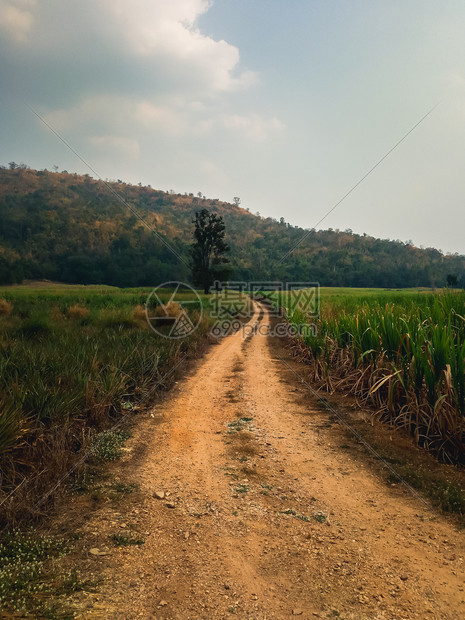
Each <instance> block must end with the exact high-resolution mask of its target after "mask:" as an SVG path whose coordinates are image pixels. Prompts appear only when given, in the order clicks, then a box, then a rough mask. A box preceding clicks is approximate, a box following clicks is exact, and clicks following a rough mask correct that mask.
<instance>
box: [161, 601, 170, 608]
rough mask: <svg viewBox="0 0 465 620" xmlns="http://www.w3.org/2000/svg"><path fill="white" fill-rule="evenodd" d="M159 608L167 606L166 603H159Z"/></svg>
mask: <svg viewBox="0 0 465 620" xmlns="http://www.w3.org/2000/svg"><path fill="white" fill-rule="evenodd" d="M159 605H160V607H165V606H166V605H168V603H167V601H160V602H159Z"/></svg>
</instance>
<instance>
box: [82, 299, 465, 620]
mask: <svg viewBox="0 0 465 620" xmlns="http://www.w3.org/2000/svg"><path fill="white" fill-rule="evenodd" d="M253 321H254V322H259V323H260V324H261V325H265V324H267V323H268V322H269V317H268V315H267V311H266V309H265V308H263V307H262V308H259V307H258V306H257V309H256V314H255V317H254V319H253ZM304 392H305V388H304V387H299V385H298V384H297V383H294V384H293V383H292V382H289V378H288V377H287V378H286V374H285V373H284V367H283V365H282V362H281V361H280V360H279V359H277V358H276V356H275V355H274V354H273V350H272V349H270V346H269V339H268V338H267V337H265V336H263V335H260V334H256V335H254V336H253V337H249V338H247V339H244V337H243V335H242V334H241V333H240V332H239V333H237V334H235V335H233V336H230V337H228V338H226V339H225V340H224V341H222V342H221V344H219V345H218V346H213V347H212V348H211V350H210V352H209V353H208V354H207V356H206V357H205V358H204V360H203V361H202V362H201V363H200V364H199V365H198V366H197V368H196V370H195V372H193V373H192V374H191V376H190V377H188V378H187V379H185V380H184V381H182V382H180V383H179V384H178V386H177V389H175V390H174V392H173V394H172V395H171V396H170V397H169V398H168V399H166V400H165V401H164V402H163V403H161V404H160V405H159V406H158V407H157V408H156V409H155V410H153V411H152V413H151V415H150V416H149V417H148V418H147V420H146V421H143V422H141V423H140V425H139V428H138V430H137V431H136V433H135V435H134V436H133V437H132V439H131V440H130V443H129V445H130V446H132V447H133V453H129V455H128V458H127V460H126V461H125V463H124V466H123V467H122V470H121V471H122V475H123V476H124V477H125V479H127V480H129V481H132V482H137V483H138V484H139V485H140V492H139V493H138V496H137V497H138V499H137V501H132V503H130V504H129V508H128V509H127V511H126V512H124V511H117V510H115V508H112V507H111V506H105V507H103V508H102V509H100V510H99V511H98V512H97V513H96V514H95V516H94V517H93V519H92V520H91V521H90V522H89V523H88V524H87V525H86V531H87V532H88V533H89V535H94V537H95V541H96V542H94V543H93V545H94V546H98V545H99V542H98V541H99V540H100V541H101V540H103V539H104V537H107V536H108V533H110V532H115V531H126V530H128V531H129V532H133V533H134V532H137V533H138V534H140V535H141V536H143V537H144V539H145V543H144V544H142V545H140V546H137V545H133V546H126V547H119V548H116V549H114V548H113V549H111V550H110V552H109V555H102V557H100V556H95V557H94V556H89V563H90V565H91V566H92V571H93V572H94V574H98V573H101V574H102V575H103V576H104V581H103V584H102V586H101V587H100V591H99V593H97V594H94V595H85V594H82V597H84V598H83V600H82V601H81V603H82V609H86V608H87V611H83V614H82V616H81V617H82V618H97V617H98V618H100V617H101V618H118V619H119V618H138V617H141V618H182V619H185V618H208V619H210V618H212V619H213V618H229V617H234V616H236V617H238V618H254V619H264V618H289V617H294V616H295V617H299V618H318V617H320V618H347V619H349V618H357V619H358V618H366V619H368V618H373V619H374V618H379V619H381V618H383V619H384V618H386V619H397V618H422V619H424V618H451V619H454V620H457V619H459V618H465V601H464V599H465V594H464V583H465V571H464V565H463V558H464V557H465V544H464V537H463V534H462V533H460V532H458V531H457V530H456V529H455V528H454V526H453V525H452V524H451V523H449V522H448V521H447V520H446V519H445V518H443V517H441V516H438V515H437V514H435V513H434V512H432V511H430V510H429V509H428V508H427V507H425V506H424V505H423V504H422V503H421V502H420V501H419V500H418V499H416V498H414V497H412V496H411V495H410V494H409V493H408V491H407V490H405V489H401V488H399V487H396V488H390V487H388V486H387V485H386V484H385V482H383V481H382V480H380V479H379V477H378V476H377V475H376V474H375V473H373V472H372V471H371V470H370V468H369V467H367V466H366V465H364V464H363V463H362V462H360V461H359V460H358V459H357V457H356V456H354V455H352V456H351V453H349V452H348V451H344V450H340V449H336V448H335V447H334V446H333V445H332V442H331V433H330V432H320V430H321V429H323V431H324V425H325V419H326V420H327V414H325V413H324V412H322V411H321V410H320V409H318V407H316V405H315V402H314V399H313V400H312V397H311V395H309V396H308V398H307V397H306V398H303V394H304ZM325 416H326V418H325ZM140 445H144V446H145V447H144V453H143V455H142V456H141V455H139V456H137V451H138V450H137V446H140ZM155 492H158V494H159V496H160V497H161V499H157V498H156V497H154V496H153V495H154V493H155ZM163 494H164V497H163ZM91 546H92V544H91ZM86 597H87V598H86Z"/></svg>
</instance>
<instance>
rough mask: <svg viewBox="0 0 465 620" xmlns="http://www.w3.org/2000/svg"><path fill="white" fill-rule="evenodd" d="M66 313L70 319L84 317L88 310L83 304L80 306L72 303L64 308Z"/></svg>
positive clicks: (86, 315)
mask: <svg viewBox="0 0 465 620" xmlns="http://www.w3.org/2000/svg"><path fill="white" fill-rule="evenodd" d="M66 314H67V315H68V318H70V319H72V320H77V319H85V318H86V317H88V316H89V314H90V310H89V309H88V308H86V307H84V306H80V305H79V304H74V306H70V307H69V308H68V309H67V310H66Z"/></svg>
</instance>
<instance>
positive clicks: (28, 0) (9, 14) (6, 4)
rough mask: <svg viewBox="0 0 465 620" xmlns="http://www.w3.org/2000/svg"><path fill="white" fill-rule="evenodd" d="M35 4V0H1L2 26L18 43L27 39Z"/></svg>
mask: <svg viewBox="0 0 465 620" xmlns="http://www.w3.org/2000/svg"><path fill="white" fill-rule="evenodd" d="M35 6H36V2H35V0H0V28H1V29H3V30H4V31H5V32H6V34H7V36H8V37H9V38H10V39H13V41H15V42H16V43H24V42H25V41H26V40H27V38H28V35H29V33H30V31H31V28H32V25H33V22H34V15H33V12H32V11H33V9H34V8H35Z"/></svg>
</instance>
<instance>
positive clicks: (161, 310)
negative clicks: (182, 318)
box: [155, 301, 182, 318]
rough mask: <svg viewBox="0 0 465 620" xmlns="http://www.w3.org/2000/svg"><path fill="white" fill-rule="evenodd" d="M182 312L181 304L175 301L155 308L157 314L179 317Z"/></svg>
mask: <svg viewBox="0 0 465 620" xmlns="http://www.w3.org/2000/svg"><path fill="white" fill-rule="evenodd" d="M181 312H182V308H181V306H180V305H179V304H178V303H176V302H175V301H170V302H169V303H167V304H166V305H165V306H157V307H156V308H155V316H160V317H162V316H170V317H173V318H176V317H178V316H179V315H180V314H181Z"/></svg>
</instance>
